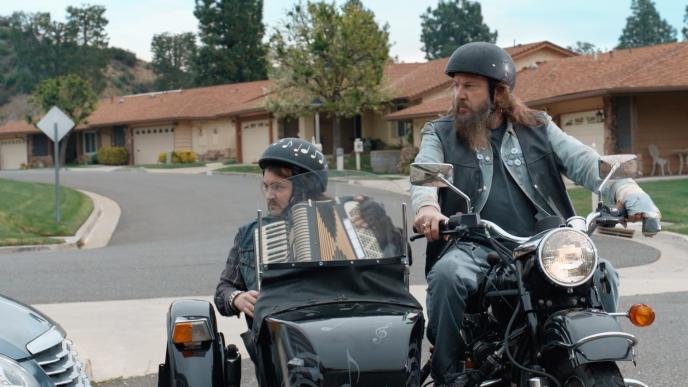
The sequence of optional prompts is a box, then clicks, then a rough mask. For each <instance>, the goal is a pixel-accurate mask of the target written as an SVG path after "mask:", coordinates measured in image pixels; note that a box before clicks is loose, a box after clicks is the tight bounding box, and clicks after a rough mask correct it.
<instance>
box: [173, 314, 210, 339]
mask: <svg viewBox="0 0 688 387" xmlns="http://www.w3.org/2000/svg"><path fill="white" fill-rule="evenodd" d="M209 340H212V336H211V335H210V332H209V330H208V325H207V324H206V322H205V320H183V319H178V320H177V322H175V324H174V330H173V331H172V342H173V343H175V344H191V343H201V342H204V341H209Z"/></svg>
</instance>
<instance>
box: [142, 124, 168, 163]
mask: <svg viewBox="0 0 688 387" xmlns="http://www.w3.org/2000/svg"><path fill="white" fill-rule="evenodd" d="M133 131H134V164H156V163H157V162H158V156H159V155H160V153H162V152H169V151H171V150H174V128H170V127H163V128H136V129H133Z"/></svg>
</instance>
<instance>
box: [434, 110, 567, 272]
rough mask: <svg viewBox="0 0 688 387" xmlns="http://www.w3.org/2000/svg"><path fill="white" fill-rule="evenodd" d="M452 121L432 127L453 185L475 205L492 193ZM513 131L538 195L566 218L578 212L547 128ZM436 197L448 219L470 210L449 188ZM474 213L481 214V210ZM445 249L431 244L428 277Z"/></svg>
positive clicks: (440, 243)
mask: <svg viewBox="0 0 688 387" xmlns="http://www.w3.org/2000/svg"><path fill="white" fill-rule="evenodd" d="M452 122H453V119H452V117H451V116H446V117H442V118H440V119H438V120H436V121H434V122H433V128H434V129H435V132H436V134H437V137H438V138H439V140H440V142H441V144H442V151H443V154H444V162H445V163H449V164H452V165H453V166H454V185H455V186H456V187H457V188H459V189H460V190H461V191H463V192H464V193H465V194H466V195H468V196H469V197H470V198H471V202H472V203H473V204H474V205H475V203H476V202H478V197H479V195H489V192H485V191H484V190H483V189H482V188H483V187H485V186H486V185H485V184H484V183H485V182H484V181H483V174H482V172H481V170H480V165H479V162H478V157H477V153H476V151H475V150H472V149H468V148H467V147H466V146H464V144H463V143H462V142H461V140H460V139H459V138H458V136H457V135H456V131H455V129H454V128H453V125H452ZM514 132H515V133H516V137H517V138H518V142H519V144H520V146H521V152H522V153H523V156H524V162H525V164H526V170H527V173H528V176H529V177H530V180H531V182H532V183H533V185H534V187H536V190H537V193H538V194H539V195H540V196H541V197H542V198H543V199H544V200H545V201H546V202H547V203H548V204H549V207H551V209H552V210H553V211H554V212H556V213H558V214H559V215H561V216H562V217H563V218H564V219H567V218H569V217H571V216H574V215H575V210H574V208H573V205H572V204H571V200H570V199H569V197H568V194H567V192H566V186H565V184H564V181H563V179H562V177H561V173H562V171H563V166H562V165H561V164H560V163H559V161H558V160H557V158H556V156H555V154H554V151H553V149H552V145H551V143H550V141H549V138H548V137H547V131H546V129H545V127H544V126H543V127H537V128H529V127H526V126H523V125H518V124H514ZM492 188H494V187H492ZM437 196H438V201H439V205H440V208H441V211H442V214H444V215H445V216H451V215H454V214H456V213H457V212H463V213H465V212H467V211H468V210H467V205H466V201H465V200H464V199H462V198H461V197H460V196H459V195H457V194H456V193H454V192H453V191H451V190H449V189H447V188H439V189H438V191H437ZM474 210H476V211H480V210H481V208H475V209H474ZM444 246H445V243H444V241H442V240H440V241H436V242H430V243H428V247H427V250H426V263H425V272H426V274H427V273H428V272H429V271H430V269H431V268H432V265H434V263H435V262H436V261H437V259H438V255H439V254H440V253H441V251H442V249H443V248H444Z"/></svg>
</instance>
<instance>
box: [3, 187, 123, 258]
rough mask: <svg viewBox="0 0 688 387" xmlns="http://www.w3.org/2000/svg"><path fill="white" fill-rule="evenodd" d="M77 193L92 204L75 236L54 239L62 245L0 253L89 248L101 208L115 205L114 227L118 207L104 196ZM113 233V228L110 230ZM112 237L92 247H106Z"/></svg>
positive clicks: (8, 249) (15, 248)
mask: <svg viewBox="0 0 688 387" xmlns="http://www.w3.org/2000/svg"><path fill="white" fill-rule="evenodd" d="M77 191H79V192H81V193H83V194H84V195H86V196H88V198H89V199H91V201H92V202H93V211H91V214H90V215H89V216H88V218H86V220H85V221H84V223H83V224H82V225H81V227H79V229H78V230H77V231H76V234H74V235H72V236H66V237H64V236H63V237H54V238H56V239H63V240H64V243H61V244H53V245H22V246H5V247H0V253H22V252H36V251H68V250H78V249H81V248H89V246H87V244H88V241H89V240H90V239H91V237H93V234H94V232H93V231H94V229H95V227H96V225H97V224H98V222H99V221H100V220H101V218H102V217H103V213H104V210H103V207H105V205H106V204H109V203H107V202H112V203H114V204H115V205H116V207H117V210H118V211H116V212H117V213H116V214H112V215H115V226H116V224H117V223H118V222H119V216H120V211H119V206H118V205H117V204H116V203H115V202H114V201H113V200H112V199H109V198H106V197H104V196H101V195H98V194H95V193H93V192H89V191H84V190H80V189H77ZM112 231H114V227H113V229H112ZM111 236H112V233H111V232H110V234H109V235H105V236H104V238H105V241H106V242H105V243H104V244H101V245H99V246H93V247H103V246H105V245H107V242H109V240H110V237H111Z"/></svg>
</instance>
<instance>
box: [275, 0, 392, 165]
mask: <svg viewBox="0 0 688 387" xmlns="http://www.w3.org/2000/svg"><path fill="white" fill-rule="evenodd" d="M388 30H389V26H387V25H384V26H382V27H380V26H378V25H377V23H376V22H375V15H374V14H373V12H371V11H370V10H368V9H365V8H364V7H363V5H362V4H361V2H360V1H358V0H349V1H347V2H346V3H345V4H344V5H342V6H341V8H338V7H337V6H336V5H335V4H334V3H324V2H318V3H311V2H308V3H307V4H306V5H301V4H299V5H296V6H295V7H294V8H293V9H292V10H291V11H289V12H288V13H287V19H286V21H285V23H283V27H282V28H281V29H278V30H277V31H276V32H275V34H274V35H272V36H271V38H270V55H271V63H272V64H273V67H272V69H271V71H270V78H271V79H272V80H273V81H274V86H273V87H272V89H271V90H270V91H271V94H270V95H269V96H268V98H266V108H267V109H268V110H269V111H271V112H272V113H273V114H275V115H276V116H278V117H286V116H298V115H302V114H306V113H308V112H311V111H312V107H311V106H312V101H313V100H315V99H316V98H317V99H319V100H320V102H321V103H322V105H321V106H320V108H319V111H321V112H324V113H329V114H330V115H331V116H332V120H333V121H332V128H333V133H332V137H333V139H334V141H333V149H332V151H333V153H334V150H335V149H336V148H338V147H339V145H340V119H341V118H342V117H352V116H354V115H356V114H360V113H361V112H363V111H364V110H366V109H372V110H378V109H380V108H381V107H382V106H383V105H384V104H385V103H386V102H387V101H389V96H388V95H387V93H385V92H384V90H383V88H382V86H381V85H382V80H383V71H384V67H385V64H386V63H387V61H388V59H389V31H388Z"/></svg>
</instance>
